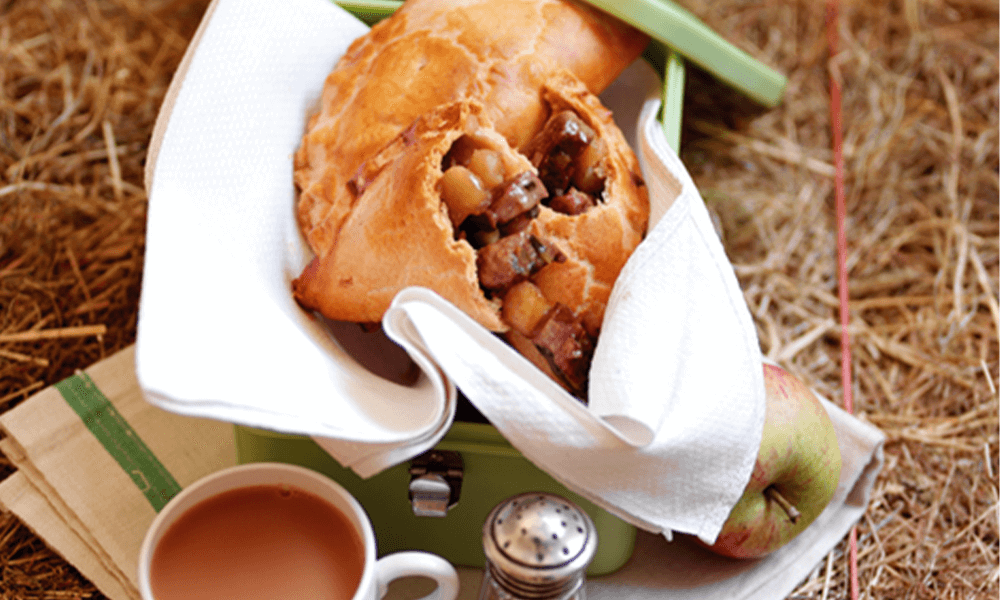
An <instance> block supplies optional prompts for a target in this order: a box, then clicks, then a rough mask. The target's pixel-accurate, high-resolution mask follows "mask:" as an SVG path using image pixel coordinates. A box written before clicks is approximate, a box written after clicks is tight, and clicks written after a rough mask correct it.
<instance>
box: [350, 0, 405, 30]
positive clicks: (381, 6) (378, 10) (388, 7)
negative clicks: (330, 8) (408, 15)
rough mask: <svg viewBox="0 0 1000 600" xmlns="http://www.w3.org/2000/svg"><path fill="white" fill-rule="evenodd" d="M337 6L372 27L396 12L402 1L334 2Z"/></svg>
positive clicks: (363, 0) (361, 0)
mask: <svg viewBox="0 0 1000 600" xmlns="http://www.w3.org/2000/svg"><path fill="white" fill-rule="evenodd" d="M336 3H337V5H338V6H340V7H341V8H343V9H344V10H346V11H347V12H349V13H351V14H352V15H354V16H355V17H357V18H359V19H361V20H362V21H364V22H365V23H367V24H369V25H372V24H373V23H376V22H378V21H381V20H382V19H384V18H386V17H388V16H389V15H391V14H392V13H394V12H396V9H397V8H399V7H400V6H402V4H403V2H402V0H336Z"/></svg>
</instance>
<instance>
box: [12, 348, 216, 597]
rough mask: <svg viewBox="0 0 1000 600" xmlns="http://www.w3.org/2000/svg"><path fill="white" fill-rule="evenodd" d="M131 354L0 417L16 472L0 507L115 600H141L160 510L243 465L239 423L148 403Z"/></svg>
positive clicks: (119, 355) (105, 362)
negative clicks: (193, 486)
mask: <svg viewBox="0 0 1000 600" xmlns="http://www.w3.org/2000/svg"><path fill="white" fill-rule="evenodd" d="M133 355H134V351H133V348H131V347H130V348H127V349H125V350H122V351H121V352H118V353H116V354H115V355H113V356H111V357H109V358H107V359H105V360H103V361H101V362H99V363H97V364H95V365H93V366H92V367H90V368H88V369H87V370H86V371H83V372H79V373H77V374H76V375H73V376H72V377H70V378H68V379H66V380H64V381H61V382H59V383H58V384H56V385H55V386H52V387H49V388H47V389H45V390H43V391H42V392H40V393H38V394H36V395H35V396H32V397H31V398H30V399H28V400H27V401H26V402H23V403H22V404H20V405H18V406H17V407H16V408H14V409H13V410H10V411H8V412H6V413H4V414H3V415H2V416H0V428H2V430H3V433H4V436H5V437H4V438H3V440H2V441H0V450H2V451H3V453H4V455H5V456H6V457H7V458H9V459H10V460H11V462H12V463H13V464H14V466H15V467H17V471H15V472H14V473H13V474H12V475H11V476H10V477H8V478H6V479H5V480H3V482H0V506H2V507H3V509H4V510H6V511H9V512H12V513H14V514H15V515H17V516H18V518H19V519H20V520H21V521H22V522H24V523H25V524H26V525H27V526H28V527H29V528H30V529H31V530H32V531H34V532H35V534H36V535H38V536H39V537H40V538H41V539H43V540H44V541H45V542H46V543H47V544H48V545H49V546H50V547H52V548H53V549H54V550H55V551H56V552H58V553H59V554H60V555H61V556H62V557H63V558H64V559H66V560H67V561H68V562H69V563H70V564H72V565H73V566H75V567H76V568H77V570H78V571H79V572H80V573H81V574H83V576H84V577H86V578H87V579H89V580H90V581H91V582H92V583H93V584H94V585H95V586H96V587H97V588H98V589H99V590H100V591H101V592H102V593H103V594H105V595H106V596H108V597H110V598H113V599H114V600H125V599H130V600H131V599H138V598H139V592H138V589H137V588H136V567H137V564H138V562H137V561H138V554H139V546H140V544H141V543H142V538H143V536H144V534H145V532H146V528H147V527H148V526H149V524H150V522H151V521H152V520H153V517H154V516H156V512H157V511H158V510H159V509H160V508H162V507H163V505H164V504H165V503H166V502H167V500H169V499H170V498H171V497H172V496H173V494H175V493H176V492H177V491H179V490H180V489H181V488H182V487H183V486H185V485H187V484H188V483H190V482H192V481H195V480H196V479H198V478H200V477H202V476H203V475H206V474H208V473H211V472H213V471H216V470H218V469H221V468H224V467H227V466H230V465H233V464H235V462H236V452H235V448H234V443H233V428H232V426H231V425H228V424H225V423H221V422H219V421H215V420H209V419H198V418H190V417H183V416H179V415H176V414H173V413H170V412H167V411H164V410H162V409H160V408H157V407H155V406H153V405H151V404H149V403H148V402H146V401H145V400H144V398H143V396H142V394H141V392H140V390H139V385H138V382H137V381H136V378H135V363H134V361H133Z"/></svg>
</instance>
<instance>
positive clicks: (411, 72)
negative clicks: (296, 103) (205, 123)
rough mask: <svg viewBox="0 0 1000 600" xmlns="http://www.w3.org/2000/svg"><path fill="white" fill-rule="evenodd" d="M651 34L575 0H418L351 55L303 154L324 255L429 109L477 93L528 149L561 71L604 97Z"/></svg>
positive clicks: (314, 228) (306, 227)
mask: <svg viewBox="0 0 1000 600" xmlns="http://www.w3.org/2000/svg"><path fill="white" fill-rule="evenodd" d="M497 23H501V24H509V25H510V26H508V27H497ZM647 41H648V40H647V38H646V37H645V36H644V35H643V34H641V33H639V32H638V31H636V30H634V29H632V28H630V27H628V26H626V25H624V24H622V23H620V22H618V21H616V20H614V19H612V18H610V17H608V16H607V15H604V14H600V13H598V12H597V11H595V10H594V9H593V8H591V7H589V6H587V5H585V4H582V3H578V2H575V1H573V0H504V1H498V0H448V1H442V0H407V2H405V3H404V4H403V6H402V7H401V8H400V9H399V10H398V11H397V12H396V13H395V14H394V15H393V16H392V17H390V18H388V19H386V20H384V21H381V22H380V23H378V24H376V25H375V26H374V27H373V28H372V29H371V31H370V32H369V33H368V34H366V35H364V36H362V37H360V38H358V39H357V40H355V42H354V43H352V44H351V46H350V47H349V48H348V50H347V52H346V53H345V55H344V56H343V57H342V58H341V59H340V61H339V62H338V64H337V65H336V67H335V68H334V70H333V71H332V72H331V74H330V75H329V76H328V77H327V80H326V82H325V85H324V90H323V94H322V98H321V108H320V111H319V112H318V113H316V114H315V115H313V116H312V117H311V118H310V121H309V124H308V127H307V131H306V134H305V136H304V137H303V141H302V145H301V146H300V148H299V150H298V152H297V153H296V155H295V183H296V186H297V187H298V189H299V191H300V195H299V205H298V211H297V214H298V220H299V226H300V228H301V230H302V232H303V233H304V235H305V237H306V239H307V241H308V243H309V245H310V247H311V248H312V249H313V251H314V252H315V253H316V254H318V255H319V254H323V253H324V252H326V251H327V250H328V249H329V248H330V247H331V246H333V244H334V243H336V239H337V235H338V233H339V231H340V226H341V224H342V223H343V221H344V219H345V218H346V217H347V215H348V214H349V213H350V211H351V206H352V204H353V201H354V197H353V195H352V194H351V193H350V192H349V190H348V189H347V184H348V182H349V181H350V180H351V179H352V178H353V177H354V175H355V173H356V171H357V169H358V168H359V167H360V166H361V164H362V163H363V162H364V161H366V160H367V159H368V158H369V157H371V156H372V155H373V154H375V153H376V152H378V151H379V150H380V149H381V148H382V147H383V146H385V144H387V143H389V141H390V140H392V139H393V138H394V137H396V136H397V135H398V134H399V133H400V132H401V131H403V130H404V129H406V128H407V127H409V126H410V124H411V123H412V122H413V121H414V119H416V118H417V117H419V116H420V115H423V114H426V113H428V112H430V111H431V110H433V109H435V108H436V107H438V106H440V105H442V104H446V103H449V102H455V101H460V100H478V101H480V102H481V103H482V104H483V106H484V107H485V110H486V115H487V117H488V118H489V119H490V120H491V121H492V122H493V124H494V128H495V129H496V130H497V131H499V132H500V133H501V134H502V135H503V136H504V137H505V138H506V139H507V140H508V141H509V143H510V144H511V145H512V146H513V147H515V148H519V147H520V146H521V145H523V144H524V143H525V142H526V141H527V140H529V139H530V138H531V137H532V136H533V135H534V134H535V132H537V131H538V129H539V128H540V127H541V125H542V123H543V122H544V119H545V117H546V113H545V107H544V104H543V102H542V100H541V98H540V97H539V90H541V88H542V86H543V85H544V84H545V82H546V81H548V80H549V78H550V77H551V76H552V74H553V73H556V72H559V71H561V70H563V69H566V70H567V71H569V72H570V73H572V74H573V75H574V76H576V77H577V78H579V79H580V81H582V82H583V84H584V86H585V87H586V88H587V89H588V90H589V91H591V92H592V93H595V94H596V93H599V92H600V91H602V90H603V89H604V88H605V87H606V86H607V85H608V84H609V83H611V81H613V80H614V79H615V78H616V77H617V76H618V74H619V73H620V72H621V71H622V69H624V68H625V67H626V66H627V65H628V64H630V63H631V62H632V61H633V60H634V59H635V58H636V57H637V56H638V55H639V54H640V53H641V52H642V50H643V49H644V48H645V45H646V43H647Z"/></svg>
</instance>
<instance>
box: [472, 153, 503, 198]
mask: <svg viewBox="0 0 1000 600" xmlns="http://www.w3.org/2000/svg"><path fill="white" fill-rule="evenodd" d="M468 167H469V170H470V171H472V172H473V173H475V174H476V176H478V177H479V179H480V180H481V181H482V182H483V186H485V187H486V189H488V190H492V189H493V188H495V187H496V186H498V185H500V184H501V183H503V182H504V180H505V179H506V177H505V176H504V169H503V161H502V160H501V159H500V153H499V152H497V151H496V150H490V149H487V148H480V149H478V150H474V151H473V152H472V155H471V156H470V157H469V164H468Z"/></svg>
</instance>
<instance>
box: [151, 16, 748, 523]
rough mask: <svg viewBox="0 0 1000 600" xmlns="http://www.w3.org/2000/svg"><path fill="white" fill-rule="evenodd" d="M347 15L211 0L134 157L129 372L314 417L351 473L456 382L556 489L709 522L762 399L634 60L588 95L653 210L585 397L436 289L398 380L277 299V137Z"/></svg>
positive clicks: (427, 415) (160, 386)
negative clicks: (139, 162)
mask: <svg viewBox="0 0 1000 600" xmlns="http://www.w3.org/2000/svg"><path fill="white" fill-rule="evenodd" d="M364 31H365V28H364V26H363V25H361V24H360V23H359V22H357V21H355V20H353V18H352V17H350V16H349V15H347V14H346V13H345V12H343V11H341V10H340V9H339V8H337V7H336V6H335V5H333V4H331V3H329V2H328V1H327V0H287V1H285V2H273V1H270V0H256V1H250V0H215V2H213V5H212V7H211V8H210V13H209V16H208V17H207V18H206V22H205V24H204V25H203V28H202V30H201V31H200V32H199V34H198V36H197V40H196V43H194V44H192V49H191V50H189V55H188V57H187V59H186V60H185V63H184V68H183V69H182V70H181V71H180V72H179V73H178V75H177V78H176V79H175V81H174V84H173V86H172V89H171V93H170V94H169V100H168V102H167V104H166V106H167V107H168V108H167V110H165V112H164V114H163V115H162V117H161V122H160V123H159V124H158V126H157V135H156V136H155V137H160V136H162V139H154V143H153V144H152V145H153V146H154V150H156V151H155V152H153V153H151V159H150V160H151V161H153V166H152V168H151V172H150V177H149V182H148V185H149V195H150V207H149V216H148V218H149V223H148V232H147V251H146V267H145V273H144V282H143V290H142V299H141V309H140V320H139V335H138V340H137V374H138V378H139V381H140V384H141V385H142V387H143V389H144V391H145V393H146V395H147V397H148V398H149V400H150V401H151V402H154V403H156V404H158V405H160V406H162V407H164V408H166V409H169V410H172V411H175V412H179V413H183V414H190V415H197V416H206V417H212V418H216V419H222V420H226V421H232V422H236V423H242V424H247V425H251V426H258V427H267V428H271V429H276V430H280V431H286V432H293V433H300V434H305V435H311V436H314V437H315V438H317V441H319V442H320V444H321V445H322V446H323V447H324V448H326V450H327V451H328V452H330V453H331V455H333V456H334V457H335V458H337V459H338V460H339V461H340V462H341V463H342V464H345V465H347V466H350V467H351V468H353V469H354V470H355V471H356V472H358V473H359V474H360V475H362V476H369V475H372V474H374V473H377V472H379V471H380V470H382V469H384V468H386V467H388V466H391V465H393V464H397V463H399V462H401V461H403V460H406V459H407V458H410V457H412V456H414V455H416V454H418V453H420V452H422V451H423V450H425V449H427V448H429V447H431V446H432V445H433V444H434V443H436V442H437V441H438V440H439V439H440V438H441V437H442V436H443V435H444V433H445V432H446V431H447V428H448V427H449V426H450V424H451V420H452V418H453V415H454V410H455V388H454V384H453V383H452V382H454V383H456V384H457V385H458V386H459V387H461V388H462V390H463V392H464V393H465V394H466V395H467V396H468V397H469V399H470V400H471V401H472V402H473V404H475V406H476V407H477V408H478V409H479V410H480V411H481V412H483V413H484V414H485V415H486V416H487V417H488V418H489V419H490V421H491V422H492V423H493V424H494V425H495V426H496V427H497V429H498V430H500V431H501V432H502V433H503V435H504V436H505V437H506V438H507V439H508V440H510V442H511V443H512V444H513V445H514V446H515V447H517V448H518V449H519V450H520V451H521V452H522V453H523V454H524V455H525V456H526V457H527V458H528V459H530V460H531V461H533V462H535V463H536V464H538V465H539V466H540V467H541V468H543V469H544V470H546V471H547V472H548V473H550V474H551V475H552V476H553V477H555V478H556V479H558V480H560V481H561V482H563V483H564V484H565V485H567V487H569V488H571V489H573V490H574V491H577V492H578V493H580V494H582V495H584V496H585V497H587V498H589V499H591V500H593V501H594V502H595V503H597V504H599V505H601V506H602V507H604V508H606V509H607V510H609V511H611V512H613V513H615V514H618V515H619V516H621V517H622V518H624V519H626V520H628V521H630V522H632V523H634V524H636V525H639V526H641V527H643V528H645V529H648V530H650V531H654V532H659V531H662V532H664V533H665V534H667V535H668V536H669V534H670V532H671V531H680V532H686V533H691V534H694V535H698V536H700V537H702V538H703V539H705V540H706V541H711V540H712V539H714V537H715V535H716V534H717V533H718V531H719V529H720V528H721V525H722V523H723V521H724V520H725V518H726V516H727V515H728V512H729V510H730V508H731V507H732V505H733V504H734V503H735V502H736V499H737V498H738V497H739V496H740V494H741V493H742V491H743V488H744V486H745V484H746V481H747V480H748V478H749V474H750V470H751V469H752V466H753V462H754V459H755V457H756V452H757V448H758V445H759V440H760V432H761V426H762V423H763V413H764V400H763V395H764V392H763V388H764V386H763V380H762V371H761V363H760V359H761V357H760V352H759V348H758V345H757V340H756V335H755V330H754V327H753V323H752V321H751V319H750V315H749V312H748V310H747V307H746V306H745V303H744V302H743V300H742V294H741V292H740V289H739V286H738V283H737V281H736V278H735V276H734V274H733V270H732V267H731V266H730V264H729V261H728V259H727V258H726V256H725V254H724V252H723V250H722V246H721V244H720V242H719V240H718V237H717V235H716V234H715V232H714V230H713V228H712V226H711V222H710V220H709V218H708V214H707V212H706V210H705V207H704V205H703V202H702V200H701V198H700V197H699V195H698V192H697V189H696V188H695V186H694V184H693V182H692V181H691V179H690V177H689V176H688V174H687V173H686V171H685V169H684V167H683V165H682V164H681V162H680V161H679V160H678V158H677V157H676V155H675V154H674V153H673V152H672V151H671V150H670V148H669V147H668V145H667V144H666V142H665V140H664V139H663V135H662V131H661V130H660V128H659V126H658V124H657V123H656V120H655V116H656V112H657V110H658V107H659V90H660V87H659V82H658V81H657V79H656V77H655V74H653V73H652V70H651V69H650V68H649V67H648V65H646V64H645V63H643V62H641V61H639V62H637V63H636V64H635V65H633V67H632V68H630V69H629V70H628V71H627V72H626V73H625V74H623V76H622V78H620V79H619V81H618V82H616V83H615V84H614V86H613V87H612V88H611V89H609V90H608V91H607V92H606V93H605V94H604V95H603V96H602V98H603V99H604V101H605V103H606V104H607V105H608V106H609V108H611V109H612V110H613V111H614V114H615V117H616V120H617V121H618V122H619V124H620V126H621V127H622V129H623V131H625V132H626V133H627V135H629V136H630V137H632V141H633V147H635V148H637V149H638V150H639V151H640V152H639V154H640V158H641V162H642V167H643V175H644V177H645V178H646V181H647V185H648V186H649V189H650V193H651V202H652V204H653V217H654V218H653V221H652V222H651V229H650V231H649V232H648V235H647V239H646V240H645V241H644V242H643V243H642V245H641V246H640V248H639V250H638V251H637V252H636V253H635V255H634V256H633V257H632V259H631V260H630V261H629V263H628V265H627V266H626V268H625V270H624V271H623V273H622V276H621V278H620V281H619V285H617V286H616V288H615V290H614V293H613V294H612V299H611V303H610V304H609V307H608V311H607V317H606V321H605V325H604V328H603V330H602V334H601V337H600V340H599V342H598V345H597V350H596V354H595V358H594V363H593V368H592V372H591V390H590V406H589V407H584V406H583V405H581V404H580V403H579V402H578V401H576V400H575V399H573V398H572V397H570V396H569V395H568V394H566V393H565V392H564V391H563V390H562V389H561V388H559V387H558V386H557V385H555V384H554V383H553V382H552V381H551V380H549V379H547V378H546V377H545V376H543V375H542V374H541V373H540V372H539V371H537V370H536V369H534V367H532V366H530V364H529V363H528V362H527V361H526V360H524V359H523V358H522V357H521V356H520V355H519V354H517V353H516V352H514V351H513V350H511V349H510V348H509V347H508V346H506V345H505V344H503V343H502V342H500V341H499V340H498V339H497V338H495V337H494V336H493V335H491V334H489V332H487V331H486V330H485V329H483V328H481V327H480V326H478V325H477V324H475V323H474V322H473V321H471V320H470V319H468V318H467V317H466V316H465V315H464V314H461V313H460V312H458V311H457V310H456V309H454V307H452V306H451V305H450V304H447V303H445V302H443V301H442V300H441V299H440V298H438V297H436V296H435V295H434V294H432V293H429V292H428V291H427V290H420V289H411V290H407V291H406V292H405V293H403V294H401V295H400V296H399V297H398V298H397V300H396V303H395V304H394V307H393V309H392V310H391V311H390V312H389V313H388V314H387V315H386V318H385V320H384V327H385V329H386V331H387V333H388V334H389V335H390V336H392V337H393V339H395V340H396V341H397V342H399V343H400V344H401V345H402V346H404V347H405V348H406V349H407V352H408V353H409V354H410V356H411V357H412V358H413V359H414V360H415V361H416V362H417V364H418V365H419V366H420V367H421V368H422V369H423V371H424V375H423V376H422V377H421V378H420V379H419V381H418V382H417V384H416V385H414V386H404V385H398V384H395V383H391V382H389V381H387V380H385V379H382V378H379V377H376V376H374V375H372V374H371V373H369V372H368V371H366V370H365V369H364V368H363V367H362V366H361V365H360V364H359V363H358V362H357V361H356V360H355V359H354V358H352V357H351V356H350V355H348V354H347V352H345V351H344V349H343V348H342V346H341V345H340V344H338V343H337V342H336V340H335V339H334V338H333V336H332V335H331V333H330V330H329V329H328V328H326V327H325V326H324V325H323V324H322V323H321V322H320V321H318V320H316V319H315V318H313V317H310V316H308V315H305V314H304V313H303V312H302V311H301V310H300V309H299V307H298V306H297V305H295V303H294V301H293V300H292V298H291V294H290V293H289V283H290V281H291V279H292V278H294V277H295V276H297V275H298V273H299V271H300V270H301V268H302V266H303V265H304V264H305V262H306V260H307V259H308V256H307V255H308V253H309V252H308V249H307V246H306V245H305V244H304V241H303V239H302V237H301V236H300V235H299V233H298V231H297V229H296V226H295V220H294V212H293V210H294V202H295V198H294V189H293V186H292V167H291V160H292V154H293V153H294V151H295V149H296V147H297V146H298V144H299V141H300V137H301V134H302V132H303V128H304V124H305V119H306V116H307V114H308V111H309V109H310V108H311V106H312V105H313V103H314V102H315V100H316V98H318V96H319V93H320V90H321V87H322V84H323V80H324V78H325V76H326V74H327V73H328V72H329V70H330V68H331V67H332V66H333V64H334V62H335V60H336V58H337V57H339V56H340V54H341V53H342V52H343V51H344V49H345V48H346V46H347V44H348V43H349V42H350V41H351V40H352V39H353V38H354V37H356V36H357V35H360V34H361V33H363V32H364Z"/></svg>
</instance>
